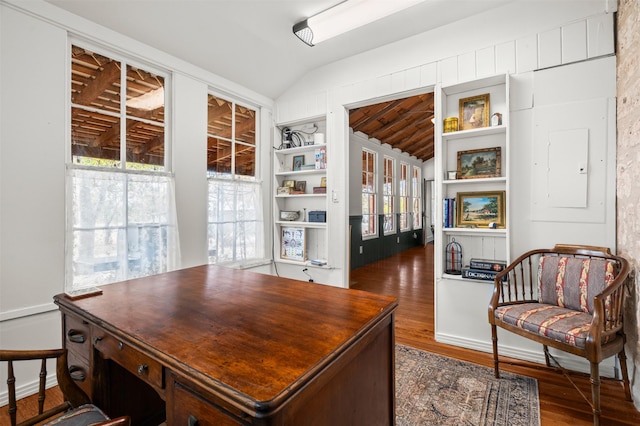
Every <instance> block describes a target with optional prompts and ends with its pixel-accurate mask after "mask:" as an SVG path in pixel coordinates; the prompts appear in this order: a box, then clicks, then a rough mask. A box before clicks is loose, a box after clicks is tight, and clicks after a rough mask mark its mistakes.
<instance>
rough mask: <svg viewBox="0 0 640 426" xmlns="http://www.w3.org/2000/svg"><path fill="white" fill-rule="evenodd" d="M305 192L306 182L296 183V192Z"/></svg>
mask: <svg viewBox="0 0 640 426" xmlns="http://www.w3.org/2000/svg"><path fill="white" fill-rule="evenodd" d="M306 190H307V181H306V180H299V181H296V191H302V192H305V191H306Z"/></svg>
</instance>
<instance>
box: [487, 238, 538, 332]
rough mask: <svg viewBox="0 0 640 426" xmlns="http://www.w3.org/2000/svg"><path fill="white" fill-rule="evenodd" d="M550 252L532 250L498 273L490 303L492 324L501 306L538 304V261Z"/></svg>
mask: <svg viewBox="0 0 640 426" xmlns="http://www.w3.org/2000/svg"><path fill="white" fill-rule="evenodd" d="M549 252H550V250H548V249H537V250H530V251H528V252H526V253H524V254H523V255H521V256H520V257H518V258H517V259H516V260H514V261H513V262H511V263H510V264H509V265H508V266H507V267H506V268H504V269H503V270H502V271H500V272H498V274H497V275H496V276H495V278H494V280H493V293H492V295H491V300H490V302H489V312H488V313H489V322H490V323H491V324H493V323H494V311H495V310H496V309H498V307H499V306H502V305H506V304H513V303H528V302H537V299H535V296H536V294H537V291H536V289H535V286H536V278H537V265H538V259H539V258H540V256H541V255H542V254H544V253H549ZM503 280H504V281H503Z"/></svg>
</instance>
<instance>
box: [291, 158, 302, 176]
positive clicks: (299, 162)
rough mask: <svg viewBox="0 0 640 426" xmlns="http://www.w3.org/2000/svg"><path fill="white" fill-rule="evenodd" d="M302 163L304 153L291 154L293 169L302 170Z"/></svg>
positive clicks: (295, 170)
mask: <svg viewBox="0 0 640 426" xmlns="http://www.w3.org/2000/svg"><path fill="white" fill-rule="evenodd" d="M303 165H304V155H294V156H293V169H292V170H293V171H294V172H299V171H300V170H302V166H303Z"/></svg>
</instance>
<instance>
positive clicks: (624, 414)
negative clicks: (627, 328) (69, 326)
mask: <svg viewBox="0 0 640 426" xmlns="http://www.w3.org/2000/svg"><path fill="white" fill-rule="evenodd" d="M351 287H352V288H357V289H361V290H366V291H372V292H376V293H381V294H390V295H395V296H396V297H398V300H399V306H398V310H397V311H396V341H397V342H398V343H401V344H404V345H407V346H412V347H415V348H420V349H424V350H428V351H431V352H435V353H438V354H441V355H445V356H449V357H453V358H458V359H462V360H465V361H469V362H473V363H476V364H480V365H485V366H492V364H493V358H492V355H491V354H488V353H483V352H476V351H472V350H468V349H463V348H458V347H455V346H449V345H444V344H440V343H437V342H435V341H434V330H433V246H431V245H429V246H427V247H426V248H422V247H420V248H416V249H411V250H407V251H405V252H403V253H401V254H398V255H396V256H394V257H391V258H389V259H385V260H383V261H380V262H376V263H374V264H371V265H368V266H365V267H363V268H359V269H357V270H355V271H353V272H352V273H351ZM487 303H488V301H487ZM487 327H488V325H487ZM504 361H513V362H516V363H517V364H507V363H505V362H502V363H501V364H500V365H501V367H502V368H504V370H506V371H511V372H514V373H518V374H522V375H526V376H530V377H535V378H536V379H537V380H538V388H539V391H540V409H541V421H542V426H556V425H557V426H563V425H566V426H581V425H585V426H586V425H591V424H593V423H592V416H591V408H590V407H589V405H588V404H587V403H586V402H585V401H584V399H582V397H581V396H580V394H579V393H578V392H577V391H576V390H575V389H574V388H573V387H572V386H571V385H570V384H569V383H568V382H567V381H566V379H565V378H564V377H563V376H562V375H560V374H558V373H555V372H552V371H549V370H547V369H545V368H543V367H542V368H541V367H540V366H538V365H537V364H531V363H522V362H518V361H515V360H509V359H504ZM575 381H576V382H577V383H578V384H579V386H580V388H581V389H582V390H583V392H585V393H586V394H587V395H590V385H589V379H588V377H587V376H586V375H580V376H577V377H576V378H575ZM52 391H53V393H54V395H53V399H52V400H51V401H50V403H57V401H59V392H57V388H54V389H52ZM36 404H37V401H36V400H35V398H25V399H23V400H21V401H20V405H21V406H22V408H21V409H20V410H24V412H29V411H32V410H35V409H36V408H35V407H37V405H36ZM20 410H19V411H20ZM602 413H603V419H602V424H603V425H613V426H616V425H640V412H638V411H636V409H635V407H634V406H633V403H631V402H628V401H626V400H625V399H624V391H623V389H622V386H621V385H620V384H619V383H618V382H614V381H612V380H603V384H602ZM8 424H9V418H8V415H7V413H6V406H5V407H1V408H0V425H3V426H4V425H8Z"/></svg>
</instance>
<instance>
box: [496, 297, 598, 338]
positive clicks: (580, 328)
mask: <svg viewBox="0 0 640 426" xmlns="http://www.w3.org/2000/svg"><path fill="white" fill-rule="evenodd" d="M494 315H495V317H496V318H497V319H499V320H501V321H504V322H506V323H507V324H511V325H514V326H516V327H520V328H523V329H525V330H527V331H530V332H532V333H535V334H539V335H540V336H545V337H549V338H551V339H554V340H557V341H559V342H562V343H567V344H569V345H572V346H576V347H579V348H583V349H584V347H585V343H586V339H587V333H588V331H589V327H590V326H591V320H592V318H593V317H592V316H591V314H587V313H584V312H582V311H576V310H573V309H567V308H562V307H559V306H555V305H550V304H546V303H523V304H519V305H508V306H501V307H499V308H498V309H496V311H495V313H494Z"/></svg>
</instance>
